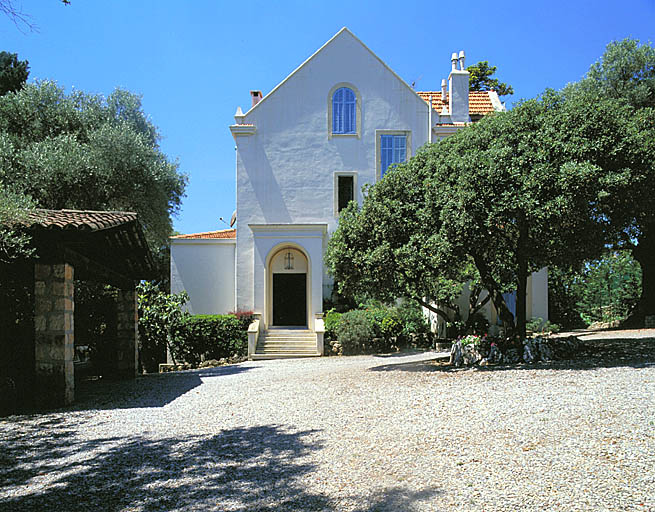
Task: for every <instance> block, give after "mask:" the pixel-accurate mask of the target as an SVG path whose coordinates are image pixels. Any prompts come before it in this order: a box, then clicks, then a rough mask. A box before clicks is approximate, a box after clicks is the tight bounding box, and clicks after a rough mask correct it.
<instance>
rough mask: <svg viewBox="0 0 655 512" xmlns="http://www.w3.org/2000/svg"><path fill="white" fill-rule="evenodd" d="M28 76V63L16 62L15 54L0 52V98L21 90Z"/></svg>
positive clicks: (16, 56) (24, 61) (23, 61)
mask: <svg viewBox="0 0 655 512" xmlns="http://www.w3.org/2000/svg"><path fill="white" fill-rule="evenodd" d="M29 74H30V71H29V62H27V61H26V60H18V55H16V54H15V53H8V52H0V96H4V95H5V94H7V93H8V92H16V91H19V90H20V89H22V87H23V86H24V85H25V84H26V83H27V77H28V76H29Z"/></svg>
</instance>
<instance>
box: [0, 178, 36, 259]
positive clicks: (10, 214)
mask: <svg viewBox="0 0 655 512" xmlns="http://www.w3.org/2000/svg"><path fill="white" fill-rule="evenodd" d="M33 208H34V202H33V201H32V200H31V199H30V198H29V197H27V196H25V195H24V194H21V193H18V192H16V191H14V190H12V189H11V188H9V187H6V186H5V185H4V184H3V183H2V182H0V262H4V263H10V262H12V261H14V260H15V259H17V258H20V257H25V256H29V255H31V254H32V248H31V247H30V246H29V241H30V238H29V236H28V234H27V233H26V232H25V230H24V229H23V228H22V227H21V226H22V224H23V222H24V221H25V220H26V219H27V216H28V214H29V212H30V211H31V210H32V209H33Z"/></svg>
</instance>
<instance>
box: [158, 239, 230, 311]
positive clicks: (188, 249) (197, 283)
mask: <svg viewBox="0 0 655 512" xmlns="http://www.w3.org/2000/svg"><path fill="white" fill-rule="evenodd" d="M235 252H236V240H222V239H215V240H214V239H212V240H171V292H172V293H179V292H181V291H183V290H186V292H187V293H188V294H189V297H190V300H189V302H188V303H187V310H188V311H189V313H191V314H194V315H208V314H217V313H227V312H229V311H234V310H235V309H236V307H235V300H234V297H235V293H234V286H235V281H234V257H235Z"/></svg>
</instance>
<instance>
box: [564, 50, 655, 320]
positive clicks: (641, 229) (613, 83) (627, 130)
mask: <svg viewBox="0 0 655 512" xmlns="http://www.w3.org/2000/svg"><path fill="white" fill-rule="evenodd" d="M565 94H566V97H567V101H569V102H571V103H573V104H575V105H579V106H581V105H595V104H597V103H599V102H606V101H613V102H614V104H615V105H616V109H617V112H616V113H614V114H613V115H611V116H610V118H608V121H610V122H613V119H612V118H615V117H621V118H622V119H623V126H622V132H621V135H622V136H624V138H625V139H626V140H629V141H630V144H629V145H623V146H622V147H621V148H615V149H613V150H606V149H604V150H603V151H602V152H601V153H602V156H603V157H604V159H605V161H606V163H607V165H603V166H602V168H603V172H602V173H601V175H600V176H599V183H600V184H601V185H602V187H603V189H604V196H603V200H602V202H601V204H600V207H601V212H602V215H603V216H604V217H605V218H606V219H607V225H608V230H607V239H606V241H607V243H608V244H610V245H612V246H614V247H615V248H624V249H628V250H630V251H631V253H632V255H633V257H634V258H635V259H636V260H637V261H638V262H639V264H640V266H641V269H642V275H643V281H642V292H641V297H640V300H639V304H638V306H637V308H636V309H635V315H634V317H633V319H632V322H631V323H634V325H639V324H641V323H642V321H643V317H644V316H645V315H655V259H654V258H653V256H652V255H653V254H654V253H655V196H654V195H653V194H652V192H651V191H652V190H654V189H655V48H653V46H651V45H650V44H640V43H639V41H637V40H634V39H625V40H622V41H616V42H612V43H610V44H609V45H608V46H607V48H606V50H605V53H604V54H603V56H602V57H601V58H600V60H599V61H598V62H596V63H595V64H594V65H592V66H591V68H590V70H589V72H588V73H587V75H586V76H585V78H584V79H583V80H581V81H580V82H579V83H576V84H572V85H570V86H568V87H567V88H566V90H565Z"/></svg>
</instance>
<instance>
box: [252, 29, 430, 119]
mask: <svg viewBox="0 0 655 512" xmlns="http://www.w3.org/2000/svg"><path fill="white" fill-rule="evenodd" d="M344 33H345V34H348V35H350V36H351V37H352V38H353V39H354V40H355V41H357V42H358V43H359V44H361V45H362V47H363V48H364V49H365V50H366V51H367V52H369V53H370V54H371V55H372V56H373V57H374V58H375V59H376V60H377V61H378V62H380V64H382V65H383V66H384V67H385V68H387V70H388V71H389V72H390V73H391V74H392V75H393V76H394V77H395V78H396V79H398V81H399V82H400V83H402V84H403V85H404V86H405V87H407V89H408V90H410V91H411V92H412V93H414V94H416V91H415V90H414V89H412V87H411V86H410V85H409V84H408V83H407V82H405V80H403V79H402V78H401V77H400V76H398V74H397V73H396V72H395V71H394V70H393V69H391V68H390V67H389V66H388V65H387V63H386V62H384V61H383V60H382V59H381V58H380V57H378V56H377V55H376V54H375V53H374V52H373V50H371V49H370V48H369V47H368V46H366V44H364V42H363V41H362V40H361V39H359V38H358V37H357V36H356V35H355V34H353V33H352V32H351V31H350V30H349V29H348V27H343V28H342V29H341V30H339V32H337V33H336V34H334V36H332V37H331V38H330V39H329V40H328V41H327V42H326V43H325V44H324V45H323V46H321V47H320V48H319V49H318V50H316V51H315V52H314V53H313V54H312V55H311V56H310V57H309V58H308V59H307V60H305V62H303V63H302V64H301V65H300V66H298V67H297V68H296V69H294V70H293V71H292V72H291V73H290V74H289V76H287V77H286V78H285V79H284V80H282V81H281V82H280V83H279V84H277V85H276V86H275V87H273V89H272V90H271V91H270V92H269V93H267V94H266V95H265V96H264V97H263V98H262V99H261V100H259V102H257V104H256V105H253V106H252V107H250V110H248V111H247V112H246V113H245V114H244V117H247V116H248V114H250V113H251V112H252V111H253V110H254V109H256V108H257V107H259V105H261V104H262V103H264V102H265V101H266V100H267V99H268V97H269V96H271V95H272V94H274V93H275V91H277V90H278V89H279V88H280V87H282V85H283V84H284V83H286V82H287V81H288V80H290V79H291V77H293V75H295V74H296V73H297V72H298V71H300V69H302V68H303V67H304V66H306V65H307V63H308V62H309V61H311V60H312V59H314V58H315V57H316V56H317V55H318V54H319V53H321V52H322V51H323V50H324V49H325V48H327V47H328V46H329V45H330V43H332V41H334V40H335V39H337V38H338V37H339V36H341V34H344ZM417 96H418V95H417Z"/></svg>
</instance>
